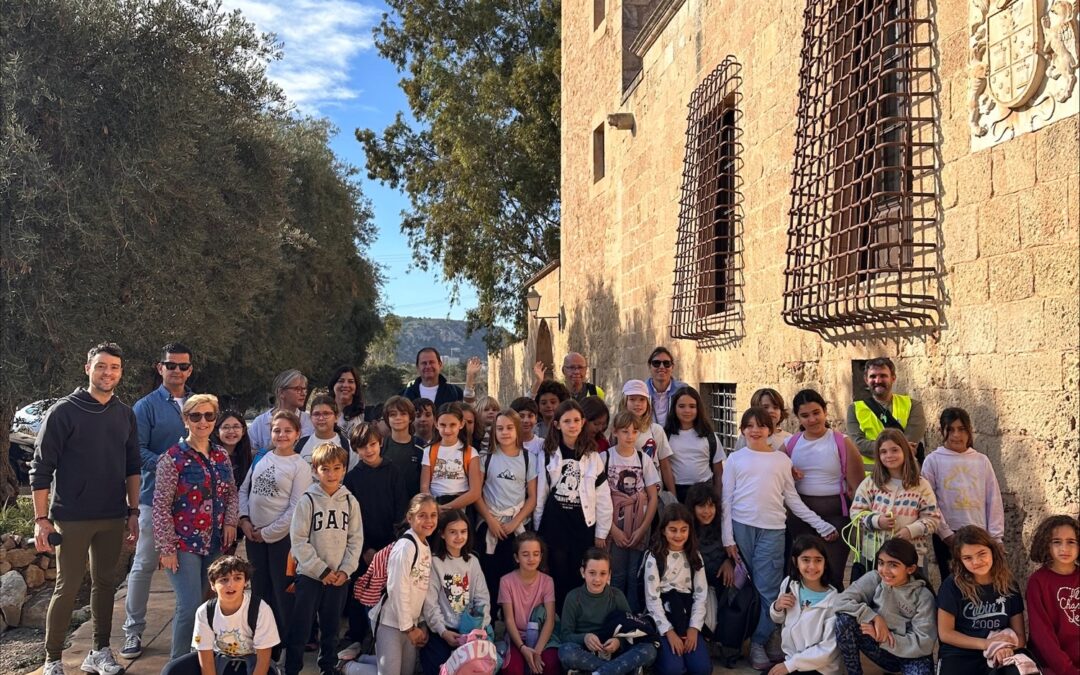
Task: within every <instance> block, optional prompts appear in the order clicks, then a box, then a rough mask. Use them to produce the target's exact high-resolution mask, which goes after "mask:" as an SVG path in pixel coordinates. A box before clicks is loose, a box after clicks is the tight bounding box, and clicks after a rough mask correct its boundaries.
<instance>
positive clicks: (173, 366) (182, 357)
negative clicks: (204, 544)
mask: <svg viewBox="0 0 1080 675" xmlns="http://www.w3.org/2000/svg"><path fill="white" fill-rule="evenodd" d="M155 367H156V369H157V372H158V375H160V376H161V386H160V387H158V388H157V389H155V390H154V391H152V392H150V393H149V394H147V395H146V396H143V397H142V398H140V399H139V400H138V401H135V406H134V410H135V421H136V422H137V423H138V425H139V452H140V454H141V455H142V488H141V490H140V492H139V544H138V546H137V547H136V548H135V557H134V559H133V560H132V562H131V572H130V573H128V591H127V599H126V601H125V603H124V609H125V610H126V613H127V617H126V618H125V619H124V646H123V647H121V648H120V656H122V657H124V658H125V659H137V658H139V656H140V655H141V654H142V632H143V630H144V629H145V628H146V603H147V601H148V600H149V599H150V581H151V579H152V578H153V576H154V572H155V571H156V570H157V568H158V554H157V550H155V549H154V535H153V531H154V508H153V505H154V484H155V480H154V479H155V477H156V476H157V462H158V458H159V457H160V456H161V453H163V452H165V451H166V450H168V449H169V448H171V447H172V446H174V445H176V442H177V441H178V440H179V439H180V438H182V437H184V436H186V435H187V432H186V429H185V428H184V419H183V416H182V415H181V414H180V410H181V408H183V407H184V401H186V400H187V398H188V396H191V390H190V389H188V387H187V381H188V378H189V377H191V373H192V372H193V370H192V363H191V350H190V349H188V348H187V347H186V346H184V345H183V344H181V343H179V342H170V343H169V344H167V345H165V346H164V347H162V348H161V360H160V361H158V362H157V364H156V365H155Z"/></svg>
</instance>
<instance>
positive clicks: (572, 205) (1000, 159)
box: [492, 0, 1080, 564]
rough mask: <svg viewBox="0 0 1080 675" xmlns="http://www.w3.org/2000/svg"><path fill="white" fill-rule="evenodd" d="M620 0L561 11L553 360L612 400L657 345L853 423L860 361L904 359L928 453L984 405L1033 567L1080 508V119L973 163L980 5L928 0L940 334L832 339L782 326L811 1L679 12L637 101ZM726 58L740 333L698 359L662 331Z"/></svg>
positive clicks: (506, 364) (721, 377)
mask: <svg viewBox="0 0 1080 675" xmlns="http://www.w3.org/2000/svg"><path fill="white" fill-rule="evenodd" d="M608 4H609V10H608V18H607V19H606V20H605V21H604V22H603V23H602V24H601V26H600V27H599V28H598V29H597V30H596V31H593V29H592V18H591V3H563V10H562V11H563V26H562V29H563V70H562V86H563V102H562V105H563V112H562V123H563V141H562V218H563V225H562V257H561V259H562V269H561V291H562V300H563V304H564V306H565V308H566V312H567V318H568V324H567V326H566V328H565V330H563V331H561V332H558V331H555V334H554V340H555V358H556V360H558V359H560V358H561V357H562V355H563V354H565V353H566V352H567V351H568V350H571V349H572V350H576V351H581V352H583V353H584V354H586V356H587V357H588V358H589V360H590V367H591V368H596V380H597V382H598V384H600V385H601V386H603V387H604V388H605V389H608V390H609V391H617V390H618V387H619V385H620V384H621V382H622V381H623V380H625V379H628V378H630V377H641V378H643V377H646V376H647V375H648V372H647V369H646V366H645V363H644V361H645V358H646V356H647V355H648V352H649V351H650V350H651V348H652V347H653V346H654V345H656V344H666V345H668V346H669V347H670V348H671V350H672V351H673V352H674V354H675V357H676V361H677V366H676V369H677V372H676V374H677V376H678V377H679V378H680V379H684V380H686V381H688V382H690V383H691V384H699V383H702V382H732V383H736V384H737V401H738V405H739V406H740V407H742V406H745V405H747V404H748V402H749V398H750V395H751V393H752V392H753V391H754V390H755V389H756V388H758V387H761V386H774V387H777V388H778V389H779V390H780V391H781V392H782V393H783V394H784V395H785V396H786V397H788V398H789V400H790V397H791V396H792V395H793V394H794V393H795V392H796V391H797V390H798V389H800V388H803V387H814V388H817V389H819V390H820V391H821V392H822V393H823V395H824V396H825V398H826V399H827V400H829V401H830V409H829V412H830V416H831V417H832V418H833V420H834V421H835V422H836V423H837V424H838V425H840V426H841V428H842V424H843V416H844V411H845V409H846V406H847V405H848V403H849V402H850V400H851V398H852V375H851V372H852V368H851V361H852V360H853V359H865V358H869V357H872V356H877V355H891V356H893V357H894V358H895V360H896V361H897V365H898V368H899V373H898V374H899V378H900V379H899V382H898V384H897V391H898V392H902V393H903V392H910V393H913V394H914V395H915V396H916V397H917V398H920V399H922V401H923V403H924V406H925V407H926V411H927V416H928V418H930V421H931V425H930V431H929V432H928V434H927V443H928V445H929V446H930V447H935V446H936V445H937V444H938V443H939V442H940V436H939V434H938V433H937V432H936V429H935V427H936V424H934V422H935V421H936V418H937V415H938V413H939V412H940V410H941V409H942V408H943V407H946V406H949V405H960V406H962V407H965V408H967V409H968V410H969V412H971V414H972V417H973V420H974V424H975V427H976V447H977V448H978V449H979V450H980V451H981V452H984V453H986V454H987V455H988V456H989V457H990V458H991V460H992V461H993V463H994V466H995V467H996V468H997V471H998V478H999V480H1000V482H1001V487H1002V492H1003V493H1004V498H1005V502H1006V508H1007V544H1008V546H1009V548H1010V550H1011V551H1012V552H1013V555H1014V558H1013V562H1014V563H1016V564H1020V563H1021V560H1022V558H1023V555H1022V551H1021V548H1022V547H1023V546H1025V545H1026V544H1027V542H1028V541H1029V540H1030V534H1031V532H1032V530H1033V529H1034V527H1035V526H1036V525H1037V523H1038V520H1039V519H1040V518H1041V517H1043V516H1044V515H1047V514H1048V513H1052V512H1059V511H1063V510H1069V511H1072V512H1075V511H1076V509H1077V504H1078V502H1080V468H1078V467H1080V442H1078V435H1080V432H1078V429H1077V419H1078V417H1080V398H1078V385H1080V382H1078V379H1080V378H1078V374H1080V290H1078V285H1077V278H1078V272H1077V271H1078V269H1080V124H1078V118H1077V117H1076V116H1073V117H1070V118H1067V119H1065V120H1062V121H1060V122H1057V123H1055V124H1053V125H1051V126H1049V127H1046V128H1044V129H1042V130H1040V131H1037V132H1034V133H1031V134H1028V135H1024V136H1020V137H1018V138H1016V139H1014V140H1011V141H1007V142H1005V143H1002V144H1000V145H997V146H995V147H993V148H991V149H989V150H984V151H980V152H976V153H972V152H971V151H970V136H969V130H968V126H967V121H966V119H967V118H966V115H967V110H968V108H967V96H968V89H967V73H966V64H967V60H968V52H967V35H968V33H967V27H966V20H967V3H965V2H939V3H936V11H935V14H934V20H935V28H936V31H935V34H934V37H935V50H934V51H935V57H936V60H937V64H936V72H937V76H938V78H939V82H940V84H939V90H938V96H937V101H936V102H937V110H938V111H939V116H940V126H939V128H938V130H937V133H938V138H939V147H940V156H939V160H940V164H941V171H940V183H939V185H940V188H939V189H940V195H939V197H940V202H939V204H940V206H939V208H940V233H939V234H940V237H941V239H942V240H943V242H944V245H943V247H942V251H941V253H942V263H943V265H942V270H941V272H942V280H943V285H944V289H945V302H944V307H943V310H944V312H943V316H944V322H943V325H942V328H941V329H940V330H939V331H938V332H937V333H936V334H930V335H919V336H915V337H909V338H904V339H897V340H892V341H888V342H881V341H858V340H847V341H826V340H823V339H822V338H820V337H819V336H818V335H817V334H815V333H812V332H808V331H804V330H799V329H796V328H793V327H790V326H787V325H785V324H784V323H783V320H782V318H781V309H782V307H783V297H782V294H783V288H784V277H783V271H784V264H785V256H784V251H785V247H786V228H787V224H788V218H787V212H788V209H789V208H790V206H791V197H790V189H791V169H792V166H793V152H794V148H795V138H794V133H795V122H796V120H795V111H796V105H797V99H798V88H799V80H798V68H799V50H800V48H801V31H802V5H803V3H801V2H800V3H783V2H781V3H766V2H743V3H735V2H731V1H730V0H724V1H717V0H711V1H706V0H686V2H684V3H683V4H682V6H681V7H680V8H679V10H678V12H677V14H676V15H675V17H674V18H673V19H672V20H671V21H670V22H669V23H668V25H667V26H666V28H665V29H664V32H663V33H662V35H661V36H660V37H659V39H657V40H656V42H655V43H654V44H653V45H652V46H651V47H650V49H649V51H648V52H647V53H646V54H645V57H644V59H643V77H642V78H641V80H640V82H639V83H638V84H637V86H636V88H634V89H633V90H632V91H631V92H630V93H629V95H628V96H626V98H625V100H624V92H623V91H622V72H621V63H622V61H621V58H620V52H619V49H620V48H621V46H620V45H621V39H620V33H619V30H620V27H619V26H617V25H614V24H615V22H614V21H613V20H612V17H613V16H618V13H613V12H612V11H611V8H610V5H611V4H612V3H610V2H609V3H608ZM729 54H731V55H733V56H734V57H735V58H736V59H737V60H738V61H739V62H740V63H741V64H742V77H743V83H742V96H743V98H742V111H743V118H742V130H743V136H742V140H743V145H744V151H743V157H742V158H743V162H744V163H743V171H742V174H743V175H742V178H743V180H744V185H743V211H744V227H743V250H744V272H743V275H744V282H745V288H744V306H743V309H744V313H745V322H744V328H745V331H744V335H743V336H742V337H741V338H740V339H738V340H737V341H735V342H734V343H732V344H729V345H727V346H725V347H723V348H720V349H712V350H706V349H698V347H697V345H696V344H695V343H693V342H688V341H674V340H671V339H669V338H668V321H669V313H670V309H671V288H672V281H673V271H672V268H673V264H674V263H673V254H674V248H675V238H676V224H677V219H678V211H679V206H678V197H679V188H680V182H681V174H682V162H683V156H684V152H685V133H686V114H687V109H686V105H687V102H688V100H689V97H690V93H691V92H692V91H693V89H694V88H695V87H696V86H697V84H698V83H699V82H700V81H701V79H702V78H703V77H704V76H705V75H706V74H708V73H709V72H710V71H711V70H712V69H713V68H714V67H715V66H716V65H717V64H719V63H720V62H721V61H722V60H723V59H724V58H725V57H726V56H727V55H729ZM612 112H632V113H633V114H634V116H635V122H636V127H635V129H634V130H633V131H619V130H616V129H615V128H613V127H605V137H606V148H605V150H606V152H605V154H606V176H605V177H604V178H603V179H601V180H600V181H599V182H596V183H594V182H593V180H592V163H593V155H592V147H591V138H592V132H593V130H594V129H595V128H596V126H597V124H599V123H600V122H601V121H602V120H603V119H604V117H605V115H606V114H608V113H612ZM550 278H551V276H549V277H548V279H550ZM545 313H550V312H545ZM531 335H534V333H532V334H531ZM530 349H532V348H531V347H529V346H515V347H513V348H511V349H510V350H508V351H507V352H506V353H505V354H504V355H503V357H502V358H501V359H498V360H497V361H496V363H498V364H499V367H498V368H492V372H493V373H494V372H495V371H496V370H498V372H499V379H498V381H497V386H496V383H495V382H493V383H492V386H493V391H499V392H500V396H506V395H507V394H506V393H503V392H504V391H505V392H509V391H511V390H513V391H515V392H517V391H520V390H521V389H522V388H523V387H522V384H521V383H520V382H514V381H512V380H511V379H509V378H511V377H512V374H513V373H522V372H526V373H527V370H526V369H525V368H523V365H524V364H525V362H527V361H528V359H527V358H525V356H526V352H528V351H529V350H530ZM493 377H495V376H494V375H493ZM613 402H614V398H610V400H609V403H613Z"/></svg>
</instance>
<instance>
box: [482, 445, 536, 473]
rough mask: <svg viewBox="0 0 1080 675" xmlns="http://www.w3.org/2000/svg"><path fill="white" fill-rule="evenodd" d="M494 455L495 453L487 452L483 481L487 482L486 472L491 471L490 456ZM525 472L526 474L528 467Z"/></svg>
mask: <svg viewBox="0 0 1080 675" xmlns="http://www.w3.org/2000/svg"><path fill="white" fill-rule="evenodd" d="M494 454H495V451H494V450H492V451H490V452H488V454H487V457H485V458H484V480H487V475H488V472H489V470H490V469H491V456H492V455H494ZM526 461H528V460H526ZM525 471H526V472H528V467H526V469H525Z"/></svg>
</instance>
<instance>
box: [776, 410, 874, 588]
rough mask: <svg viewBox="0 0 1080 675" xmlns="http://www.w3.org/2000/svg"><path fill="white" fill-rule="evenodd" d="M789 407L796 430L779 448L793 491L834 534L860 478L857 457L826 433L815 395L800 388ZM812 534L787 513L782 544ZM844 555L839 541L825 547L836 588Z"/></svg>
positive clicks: (841, 438) (846, 443) (844, 441)
mask: <svg viewBox="0 0 1080 675" xmlns="http://www.w3.org/2000/svg"><path fill="white" fill-rule="evenodd" d="M791 408H792V410H794V411H795V416H796V417H797V418H798V420H799V425H800V427H801V431H800V432H799V433H797V434H795V435H794V436H792V437H791V438H789V439H787V441H786V443H785V444H784V450H785V451H786V452H787V453H788V455H790V456H791V463H792V474H793V475H794V477H795V490H796V491H797V492H798V493H799V497H800V498H802V500H803V503H804V504H806V505H807V506H808V507H810V510H811V511H813V512H814V513H816V514H817V515H819V516H821V518H822V520H824V521H825V522H827V523H829V524H830V525H832V526H833V527H835V528H836V531H837V532H839V531H840V530H841V529H842V528H843V527H844V526H845V525H847V523H848V520H849V518H848V504H850V503H851V498H852V496H853V495H854V494H855V490H856V489H857V488H858V487H859V484H860V483H862V480H863V463H862V455H860V454H859V449H858V448H857V447H855V443H853V442H852V440H851V439H850V438H848V437H847V436H845V435H844V434H841V433H840V432H838V431H832V430H830V429H829V427H828V424H827V422H826V411H827V406H826V404H825V399H823V398H822V397H821V394H819V393H817V392H816V391H814V390H813V389H803V390H802V391H800V392H799V393H797V394H795V398H794V400H793V401H792V402H791ZM814 533H815V530H814V528H813V527H811V526H810V525H808V524H807V523H806V522H804V521H803V520H802V519H801V518H799V517H798V516H796V515H794V514H793V513H791V512H790V511H789V512H788V517H787V536H788V541H792V540H794V539H795V538H796V537H798V536H799V535H801V534H814ZM849 553H850V549H849V548H848V546H847V544H845V543H844V540H843V538H842V537H840V538H837V540H836V541H831V542H828V544H827V546H826V551H825V564H826V565H827V566H828V568H829V575H830V576H831V577H832V578H833V579H834V580H835V581H836V583H837V585H838V586H839V587H841V588H842V584H843V581H842V580H843V578H844V567H845V566H847V559H848V554H849Z"/></svg>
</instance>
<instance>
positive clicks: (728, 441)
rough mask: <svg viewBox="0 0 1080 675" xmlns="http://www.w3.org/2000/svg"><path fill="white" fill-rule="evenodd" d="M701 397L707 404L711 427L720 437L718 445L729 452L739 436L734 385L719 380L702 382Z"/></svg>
mask: <svg viewBox="0 0 1080 675" xmlns="http://www.w3.org/2000/svg"><path fill="white" fill-rule="evenodd" d="M701 398H702V400H703V401H704V402H705V405H706V406H708V408H709V410H708V413H709V418H710V419H711V420H712V424H713V429H714V430H715V431H716V434H717V435H718V436H719V437H720V445H722V446H723V447H724V449H725V450H727V451H728V452H731V449H732V448H734V447H735V441H737V440H738V438H739V414H738V411H737V410H736V409H735V385H734V384H730V383H721V382H703V383H702V385H701Z"/></svg>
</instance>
